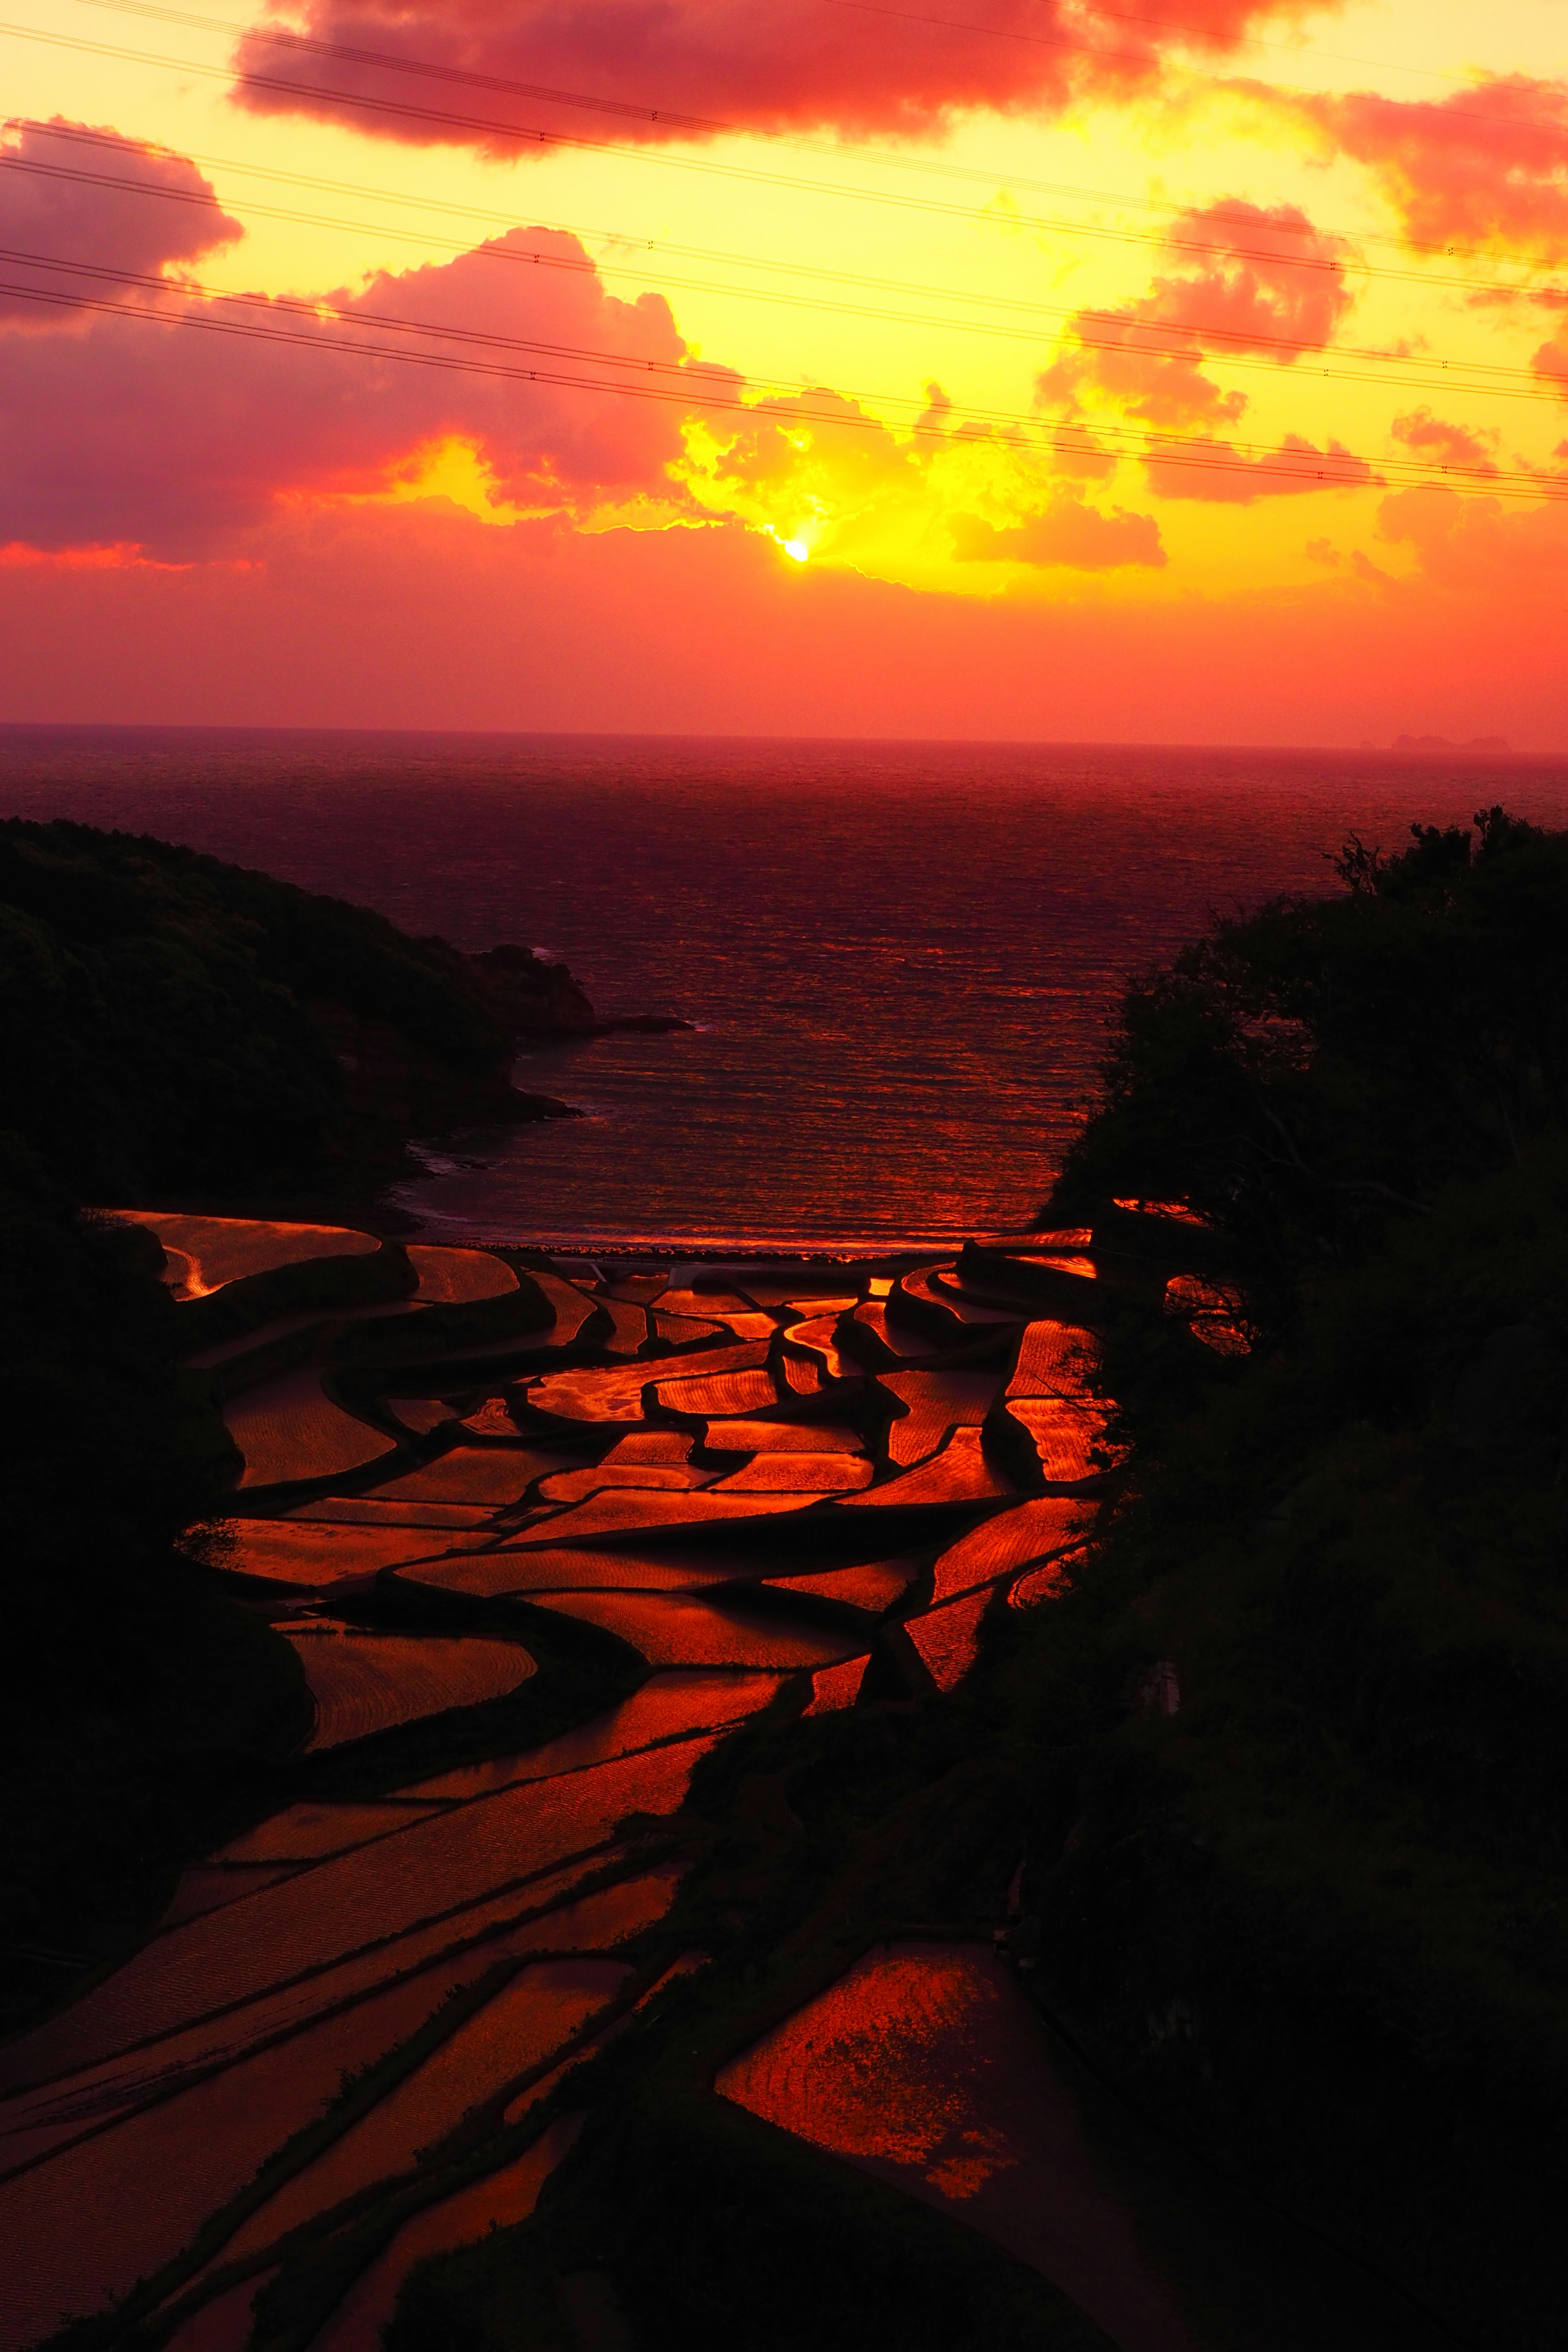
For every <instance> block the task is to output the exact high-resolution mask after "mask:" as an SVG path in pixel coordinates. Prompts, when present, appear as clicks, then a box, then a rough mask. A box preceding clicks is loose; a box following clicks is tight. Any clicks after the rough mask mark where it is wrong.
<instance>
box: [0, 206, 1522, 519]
mask: <svg viewBox="0 0 1568 2352" xmlns="http://www.w3.org/2000/svg"><path fill="white" fill-rule="evenodd" d="M0 264H8V265H9V266H10V267H11V268H16V267H22V268H35V269H47V270H50V271H54V272H58V273H61V274H64V275H67V276H71V277H81V278H97V279H100V280H104V281H108V282H110V283H112V284H115V285H120V286H127V287H134V288H140V289H145V290H147V291H152V292H156V293H158V294H160V295H166V294H168V293H169V292H170V291H171V290H172V289H170V287H169V284H168V281H167V280H166V279H163V278H155V277H152V276H150V275H148V274H146V273H142V272H138V271H133V270H122V269H114V268H109V267H107V266H105V265H100V264H95V263H85V262H76V261H70V260H66V259H62V258H61V257H58V256H54V255H48V254H33V253H26V252H23V251H20V250H17V249H15V248H12V249H9V250H7V249H5V248H3V247H0ZM189 290H191V291H193V292H195V293H197V294H199V295H201V296H202V298H203V299H202V305H201V307H184V308H181V309H157V308H151V307H149V306H147V305H146V304H144V303H140V302H135V301H131V302H115V301H111V300H110V299H106V298H103V297H100V296H93V295H89V294H85V293H81V292H79V291H77V290H76V289H58V288H44V287H38V286H36V285H27V284H17V283H16V281H15V279H12V280H9V281H7V282H5V284H3V285H0V293H5V294H9V295H11V296H13V297H15V298H17V299H23V300H33V301H37V302H39V303H40V304H43V305H47V306H52V307H54V308H57V309H79V310H91V311H94V312H97V313H104V314H108V315H112V316H117V317H122V318H130V319H133V320H139V321H141V322H142V323H145V324H150V325H163V326H169V327H181V326H183V327H192V328H198V329H203V330H205V331H211V332H218V333H225V334H236V335H239V336H241V337H244V338H247V339H249V340H252V341H272V342H284V343H289V344H294V345H298V346H302V347H304V348H307V349H310V350H314V351H325V352H337V353H342V354H345V355H351V356H357V357H361V358H373V359H390V360H397V361H404V362H413V363H415V364H416V365H420V366H428V367H435V368H439V369H444V370H447V371H450V372H455V373H467V374H476V375H485V376H498V377H501V378H504V379H506V380H508V381H510V382H522V383H548V384H556V385H563V386H565V387H567V388H570V389H574V390H579V391H591V392H610V393H615V394H620V395H627V396H631V397H635V398H639V399H659V400H664V401H667V402H671V401H673V402H679V403H680V404H683V405H684V406H686V407H687V408H689V409H693V408H704V409H716V410H721V411H727V412H730V413H738V414H740V415H742V416H746V417H755V416H757V415H758V414H759V411H758V408H757V406H756V404H755V402H754V401H748V400H747V399H746V398H745V397H743V394H744V392H745V391H747V390H752V391H754V390H755V389H756V387H755V386H754V385H752V386H747V385H744V384H743V383H742V380H741V379H740V378H738V377H735V376H732V375H731V374H730V373H729V372H728V371H726V370H721V369H719V368H714V367H709V368H707V369H703V368H702V366H701V363H700V362H698V363H695V364H693V363H691V362H686V361H683V360H682V361H660V360H650V359H640V358H637V356H636V355H634V354H628V353H626V352H595V351H587V350H584V349H582V348H581V347H577V346H573V345H569V344H552V343H547V342H543V341H538V342H535V341H529V340H527V339H524V338H522V337H515V336H504V335H497V334H491V333H488V332H486V331H482V330H478V329H471V328H462V327H452V326H447V325H445V324H442V323H439V322H437V321H429V320H405V319H398V318H396V317H395V316H393V315H391V314H388V313H384V312H367V311H355V312H351V311H346V310H334V309H331V308H330V307H325V306H322V305H321V304H320V303H315V302H308V301H303V300H298V299H291V298H288V297H276V298H275V297H271V296H268V295H260V294H253V295H235V294H229V293H227V292H225V291H222V290H219V289H202V288H199V287H196V288H193V289H189ZM246 310H258V311H260V312H262V313H263V314H264V318H263V320H252V319H247V318H244V317H241V316H237V315H235V314H236V313H239V312H244V311H246ZM279 315H281V316H284V317H288V318H291V319H298V320H301V321H304V320H310V322H311V324H312V326H314V327H315V329H316V331H314V332H310V333H307V332H304V331H302V329H301V330H297V329H295V328H293V327H288V328H280V327H277V326H275V325H272V324H270V323H268V321H270V320H273V319H276V318H277V317H279ZM361 321H363V322H364V323H366V324H368V325H371V326H374V328H375V330H376V331H378V332H388V331H390V332H392V333H395V334H396V335H398V336H400V337H407V336H426V337H432V338H436V339H437V340H440V341H456V342H458V343H461V344H464V345H469V346H474V347H477V348H479V349H481V350H483V351H484V352H486V353H487V354H489V353H491V352H501V351H520V352H531V353H535V354H537V355H538V356H539V357H540V358H542V359H547V360H557V359H559V360H565V361H569V362H575V363H578V364H581V363H584V362H591V363H593V364H595V365H599V366H605V365H608V366H615V367H619V368H624V369H626V370H628V371H630V372H631V373H634V374H640V375H642V376H643V377H644V381H643V382H642V383H634V382H631V381H629V380H627V379H626V378H623V379H620V380H617V379H615V378H594V377H587V378H584V377H581V376H566V375H563V374H562V373H560V372H559V370H558V369H555V368H551V367H540V366H537V365H532V366H528V367H522V366H514V365H512V364H510V362H503V361H501V360H500V359H497V358H494V357H490V356H488V355H487V356H484V357H469V356H467V355H465V354H457V353H452V352H435V351H427V350H423V349H418V348H415V347H412V346H411V345H410V344H408V343H406V342H395V343H390V344H383V343H374V342H368V341H362V340H360V339H359V338H358V337H357V336H356V337H354V338H353V339H352V340H351V339H348V338H345V337H342V336H341V335H333V334H332V333H331V332H330V331H325V330H326V329H327V328H329V327H331V326H342V325H348V326H351V327H353V326H354V325H356V324H358V323H359V322H361ZM704 373H705V374H707V375H708V376H709V377H710V379H712V381H710V383H708V384H706V385H704V384H701V383H693V381H692V378H693V376H694V375H695V376H698V377H700V376H701V375H702V374H704ZM649 376H664V377H673V378H676V379H679V381H676V382H673V383H648V382H647V377H649ZM774 396H775V397H779V398H782V399H784V400H785V401H787V403H788V404H789V406H790V409H791V414H792V416H794V417H795V420H796V421H798V422H800V423H803V424H810V425H837V426H840V427H843V428H844V429H847V430H850V431H861V432H876V433H882V432H886V431H887V429H888V428H887V427H886V425H884V424H883V422H882V420H881V418H880V417H879V415H875V414H872V413H869V412H868V410H866V409H864V408H858V407H856V406H854V405H852V404H854V403H856V402H857V401H862V402H863V401H866V400H868V399H874V400H875V401H876V402H877V403H878V404H879V405H880V406H888V407H901V408H905V409H911V408H913V407H914V406H915V403H914V402H913V401H911V400H910V398H909V397H908V395H906V394H874V395H868V394H859V395H857V394H827V393H826V392H822V391H819V392H817V393H816V394H812V393H809V392H808V393H801V392H799V391H798V390H796V389H795V388H793V387H787V386H786V387H780V388H779V389H778V392H777V393H776V394H775V395H774ZM824 399H831V400H832V401H833V403H834V405H833V406H831V407H820V406H816V405H813V402H814V401H821V400H824ZM971 421H973V422H979V423H984V424H989V425H995V426H997V427H999V428H1001V429H1002V430H1004V431H1009V432H1012V433H1014V434H1017V433H1020V432H1023V431H1026V430H1027V431H1033V432H1035V433H1037V434H1041V433H1043V434H1044V435H1045V436H1046V439H1047V442H1048V445H1049V446H1051V447H1052V448H1053V449H1054V450H1055V451H1056V452H1057V453H1058V454H1059V455H1078V456H1089V457H1097V458H1103V457H1107V456H1114V457H1136V458H1141V459H1143V460H1145V461H1152V462H1155V463H1158V464H1160V465H1163V466H1164V465H1177V466H1194V467H1200V468H1201V469H1203V470H1205V471H1207V472H1216V471H1218V472H1226V473H1229V474H1231V475H1233V476H1234V475H1237V474H1240V475H1243V476H1245V477H1246V478H1247V479H1251V478H1253V477H1254V476H1256V475H1258V474H1269V475H1282V476H1284V477H1286V478H1289V479H1291V480H1295V481H1302V480H1316V481H1321V482H1322V483H1324V484H1325V486H1327V487H1330V488H1334V487H1338V488H1373V487H1378V486H1380V485H1381V484H1383V483H1384V478H1385V476H1386V475H1390V474H1392V475H1393V476H1394V477H1395V478H1398V479H1399V480H1400V481H1401V483H1402V484H1403V485H1404V486H1405V487H1414V488H1419V487H1428V488H1429V487H1447V488H1452V487H1453V484H1454V482H1455V481H1456V480H1458V481H1465V482H1473V483H1474V484H1476V485H1478V486H1480V485H1484V486H1485V488H1486V489H1487V491H1488V492H1489V494H1493V495H1497V496H1500V497H1516V498H1530V499H1535V500H1537V501H1542V500H1546V501H1563V500H1568V479H1563V480H1559V479H1557V478H1552V477H1547V478H1540V477H1538V476H1536V475H1534V474H1531V473H1529V472H1527V471H1525V470H1522V469H1519V470H1513V469H1495V470H1494V469H1493V468H1491V467H1486V466H1461V465H1451V466H1445V467H1439V468H1436V469H1434V468H1432V467H1422V466H1420V465H1419V464H1416V463H1415V462H1413V461H1409V460H1405V459H1399V458H1394V459H1389V460H1387V461H1385V464H1384V467H1381V468H1380V469H1379V471H1378V472H1377V473H1375V474H1374V473H1373V472H1372V471H1371V469H1370V468H1368V467H1366V466H1365V464H1364V461H1363V460H1362V459H1361V458H1358V457H1355V456H1354V455H1353V453H1352V452H1349V451H1327V452H1320V451H1317V450H1311V451H1302V452H1301V453H1300V456H1297V455H1296V454H1295V453H1293V452H1288V451H1284V450H1276V449H1271V448H1268V447H1267V446H1261V445H1258V444H1257V443H1248V442H1232V443H1228V444H1226V445H1223V446H1222V445H1219V444H1217V443H1216V442H1215V441H1214V440H1213V439H1212V438H1211V437H1209V436H1202V435H1189V434H1176V433H1163V432H1160V433H1152V432H1147V431H1141V430H1139V429H1137V428H1133V427H1130V426H1126V425H1100V424H1099V423H1098V422H1097V423H1096V424H1095V425H1093V426H1092V427H1091V426H1089V425H1085V424H1082V423H1079V422H1078V421H1076V420H1070V419H1069V420H1063V421H1061V422H1059V423H1058V422H1055V421H1052V420H1048V419H1042V418H1041V417H1039V416H1038V415H1018V414H1016V413H1011V412H1008V411H1005V410H986V409H982V410H979V411H977V412H974V414H973V418H972V420H971ZM906 429H907V430H908V431H909V432H910V434H911V435H913V436H919V437H921V438H929V439H935V440H945V439H947V438H948V431H947V427H946V425H945V423H944V422H942V421H941V420H932V419H931V416H930V413H929V409H926V410H922V411H921V414H920V415H917V416H915V417H914V419H913V420H912V422H911V423H910V425H908V426H907V428H906ZM1108 444H1109V445H1110V446H1107V445H1108Z"/></svg>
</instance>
